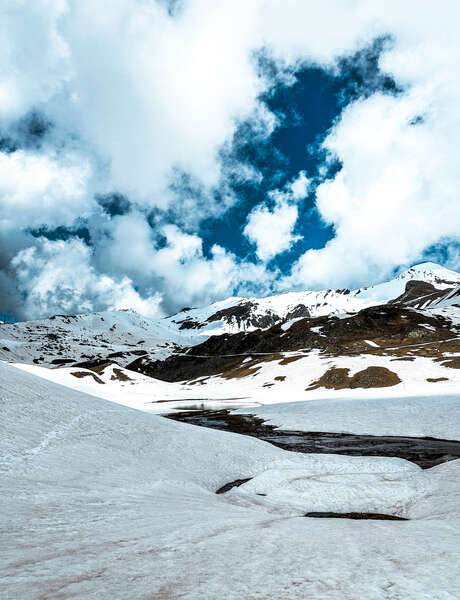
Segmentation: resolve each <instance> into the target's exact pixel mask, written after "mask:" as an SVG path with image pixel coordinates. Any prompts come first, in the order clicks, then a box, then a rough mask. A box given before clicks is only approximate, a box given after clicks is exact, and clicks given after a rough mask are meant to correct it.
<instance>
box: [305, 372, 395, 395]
mask: <svg viewBox="0 0 460 600" xmlns="http://www.w3.org/2000/svg"><path fill="white" fill-rule="evenodd" d="M349 371H350V370H349V369H338V368H336V367H333V368H331V369H329V370H328V371H326V372H325V373H324V374H323V375H322V376H321V377H320V378H319V379H318V381H315V382H313V383H312V384H311V385H310V386H309V387H308V388H307V391H308V390H316V389H318V388H320V387H324V388H327V389H330V390H343V389H354V388H377V387H390V386H393V385H398V383H401V379H400V378H399V377H398V375H397V374H396V373H394V372H393V371H390V369H387V368H386V367H367V369H363V370H362V371H358V372H357V373H355V375H353V377H350V376H349Z"/></svg>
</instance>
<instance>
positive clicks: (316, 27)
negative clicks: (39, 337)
mask: <svg viewBox="0 0 460 600" xmlns="http://www.w3.org/2000/svg"><path fill="white" fill-rule="evenodd" d="M322 4H326V5H322ZM322 4H320V3H318V2H316V1H313V0H283V1H281V0H251V2H247V0H219V2H215V1H214V0H172V1H171V0H110V1H109V0H100V1H99V2H92V1H90V0H78V1H77V0H3V2H2V3H1V6H0V315H1V317H0V318H3V319H5V320H16V319H20V320H24V319H36V318H43V317H47V316H49V315H52V314H56V313H58V314H59V313H69V314H72V313H79V312H88V311H98V310H109V309H125V308H130V309H133V310H136V311H138V312H140V313H142V314H144V315H146V316H150V317H161V316H165V315H167V314H171V313H174V312H175V311H177V310H179V309H180V308H182V307H184V306H200V305H205V304H208V303H210V302H213V301H216V300H220V299H223V298H226V297H228V296H231V295H240V296H247V295H256V296H265V295H268V294H273V293H279V292H283V291H288V290H302V289H324V288H345V287H348V288H353V287H358V286H361V285H368V284H372V283H377V282H379V281H382V280H385V279H388V278H390V277H392V276H393V275H394V274H395V273H397V272H399V271H400V270H402V269H404V268H407V267H408V266H411V265H412V264H415V263H417V262H422V261H424V260H430V261H434V262H439V263H441V264H443V265H445V266H447V267H449V268H452V269H457V270H458V269H460V208H459V206H460V203H459V190H460V168H459V166H460V165H459V158H458V140H459V138H460V116H459V113H458V106H459V103H460V78H459V76H458V64H460V36H459V35H458V25H457V24H458V22H460V5H459V4H458V3H457V2H456V1H454V0H440V2H437V3H433V2H431V1H428V0H417V1H415V0H405V2H403V3H401V2H397V1H395V0H387V1H386V2H385V3H383V2H379V1H377V0H330V1H328V2H327V3H322Z"/></svg>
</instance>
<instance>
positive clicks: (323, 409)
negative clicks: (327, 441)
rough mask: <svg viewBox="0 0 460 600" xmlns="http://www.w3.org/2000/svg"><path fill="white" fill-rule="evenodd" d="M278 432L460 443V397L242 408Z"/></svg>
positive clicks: (324, 402) (317, 401) (341, 400)
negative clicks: (432, 439)
mask: <svg viewBox="0 0 460 600" xmlns="http://www.w3.org/2000/svg"><path fill="white" fill-rule="evenodd" d="M237 413H246V414H247V413H250V414H253V415H256V416H257V417H260V418H261V419H264V421H266V422H267V424H269V425H275V426H276V427H277V428H278V429H283V430H291V431H292V430H295V431H321V432H338V433H355V434H363V435H364V434H369V435H390V436H393V435H395V436H410V437H435V438H439V439H447V440H460V394H456V395H452V396H416V397H402V398H386V399H382V398H366V399H360V398H346V399H345V398H337V399H333V400H316V401H310V402H292V403H286V404H274V405H271V406H265V407H256V408H253V409H249V410H248V409H240V410H238V411H237Z"/></svg>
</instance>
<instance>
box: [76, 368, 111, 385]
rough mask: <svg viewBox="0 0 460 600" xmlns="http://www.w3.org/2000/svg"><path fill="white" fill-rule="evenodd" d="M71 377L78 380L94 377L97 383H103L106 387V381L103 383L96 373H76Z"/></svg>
mask: <svg viewBox="0 0 460 600" xmlns="http://www.w3.org/2000/svg"><path fill="white" fill-rule="evenodd" d="M71 375H73V376H74V377H77V378H78V379H82V378H83V377H92V378H93V379H94V381H95V382H96V383H101V384H102V385H104V381H102V379H100V378H99V377H98V376H97V375H96V374H95V373H88V372H87V371H74V372H73V373H71Z"/></svg>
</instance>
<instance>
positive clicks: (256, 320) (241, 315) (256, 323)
mask: <svg viewBox="0 0 460 600" xmlns="http://www.w3.org/2000/svg"><path fill="white" fill-rule="evenodd" d="M299 306H300V305H299ZM256 308H257V305H256V304H254V303H253V302H242V303H241V304H237V305H236V306H231V307H230V308H224V309H223V310H219V311H217V312H216V313H214V314H213V315H211V316H210V317H209V318H208V319H207V322H208V323H212V322H214V321H224V322H225V323H232V322H236V323H237V324H238V327H261V328H263V329H265V328H267V327H271V326H272V325H275V323H277V322H278V321H280V320H281V319H280V317H279V316H278V315H276V314H275V313H274V312H273V311H271V310H268V311H267V312H266V313H265V314H263V315H256V314H254V311H255V309H256Z"/></svg>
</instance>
